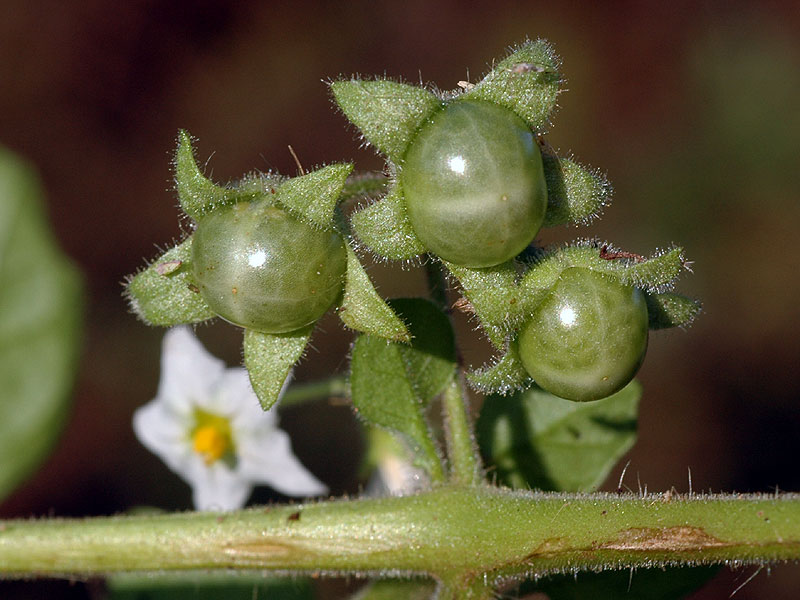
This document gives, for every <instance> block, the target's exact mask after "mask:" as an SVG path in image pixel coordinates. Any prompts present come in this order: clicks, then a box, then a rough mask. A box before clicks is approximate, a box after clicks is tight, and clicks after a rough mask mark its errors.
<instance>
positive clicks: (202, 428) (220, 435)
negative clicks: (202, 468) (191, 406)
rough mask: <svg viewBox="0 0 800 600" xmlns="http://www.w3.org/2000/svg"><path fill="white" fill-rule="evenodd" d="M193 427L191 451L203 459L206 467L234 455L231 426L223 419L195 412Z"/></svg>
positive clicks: (202, 412) (200, 411)
mask: <svg viewBox="0 0 800 600" xmlns="http://www.w3.org/2000/svg"><path fill="white" fill-rule="evenodd" d="M195 423H196V425H195V427H194V429H193V430H192V433H191V439H192V449H193V450H194V451H195V452H197V453H198V454H199V455H200V456H202V457H203V460H204V461H205V463H206V464H207V465H211V464H213V463H215V462H217V461H218V460H219V459H221V458H229V457H233V455H234V445H233V438H232V436H231V424H230V421H229V420H228V419H227V418H225V417H220V416H218V415H212V414H210V413H207V412H205V411H202V410H199V409H198V410H196V411H195Z"/></svg>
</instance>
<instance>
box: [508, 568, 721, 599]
mask: <svg viewBox="0 0 800 600" xmlns="http://www.w3.org/2000/svg"><path fill="white" fill-rule="evenodd" d="M718 571H719V567H718V566H712V567H693V568H690V569H687V568H683V569H675V568H672V569H639V570H636V571H630V570H624V571H605V572H603V573H577V574H572V573H570V574H568V575H555V576H553V577H545V578H543V579H540V580H539V581H537V582H533V581H529V582H526V583H524V584H522V586H520V596H522V595H524V594H533V593H535V592H543V593H545V594H547V597H548V598H549V599H550V600H583V599H584V598H591V599H592V600H617V599H619V598H624V599H625V600H679V598H685V597H686V596H687V595H689V594H690V593H692V592H693V591H695V590H697V589H699V588H700V587H702V586H703V585H705V584H706V583H707V582H708V581H709V580H710V579H711V578H712V577H714V575H716V574H717V572H718Z"/></svg>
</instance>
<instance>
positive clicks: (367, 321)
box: [339, 246, 411, 342]
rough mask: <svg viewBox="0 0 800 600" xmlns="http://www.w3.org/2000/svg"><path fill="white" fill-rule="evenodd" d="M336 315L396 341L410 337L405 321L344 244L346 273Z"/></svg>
mask: <svg viewBox="0 0 800 600" xmlns="http://www.w3.org/2000/svg"><path fill="white" fill-rule="evenodd" d="M339 318H340V319H341V320H342V322H343V323H344V324H345V325H347V326H348V327H350V328H351V329H355V330H356V331H360V332H362V333H369V334H372V335H377V336H380V337H383V338H386V339H388V340H394V341H397V342H409V341H411V335H410V334H409V332H408V329H407V328H406V325H405V323H403V321H402V320H400V319H399V318H398V317H397V315H396V314H394V312H393V311H392V309H391V308H389V306H388V305H387V304H386V303H385V302H384V301H383V299H382V298H381V297H380V296H379V295H378V292H377V290H375V288H374V287H373V285H372V282H371V281H370V280H369V277H368V276H367V273H366V271H365V270H364V267H362V266H361V262H360V261H359V260H358V256H356V253H355V252H353V250H352V249H351V248H350V247H349V246H348V247H347V276H346V279H345V285H344V299H343V300H342V305H341V307H339Z"/></svg>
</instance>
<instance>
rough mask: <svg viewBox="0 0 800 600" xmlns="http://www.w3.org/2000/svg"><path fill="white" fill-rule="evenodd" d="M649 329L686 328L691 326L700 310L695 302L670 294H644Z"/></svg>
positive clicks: (700, 306) (698, 303)
mask: <svg viewBox="0 0 800 600" xmlns="http://www.w3.org/2000/svg"><path fill="white" fill-rule="evenodd" d="M645 301H646V302H647V316H648V318H649V321H650V329H668V328H670V327H686V326H688V325H691V324H692V321H694V320H695V318H696V317H697V315H699V314H700V311H701V310H702V305H701V304H700V302H698V301H697V300H692V299H691V298H687V297H686V296H682V295H681V294H674V293H671V292H667V293H663V294H645Z"/></svg>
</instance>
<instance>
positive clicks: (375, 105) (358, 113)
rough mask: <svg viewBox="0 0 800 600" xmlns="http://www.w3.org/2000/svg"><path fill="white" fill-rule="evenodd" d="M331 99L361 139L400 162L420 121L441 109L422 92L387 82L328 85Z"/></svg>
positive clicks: (437, 100)
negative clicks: (355, 128) (358, 131)
mask: <svg viewBox="0 0 800 600" xmlns="http://www.w3.org/2000/svg"><path fill="white" fill-rule="evenodd" d="M331 91H332V92H333V98H334V100H335V101H336V104H338V105H339V108H341V109H342V112H343V113H344V114H345V116H346V117H347V118H348V119H350V122H352V123H353V124H354V125H355V126H356V127H358V128H359V129H360V130H361V133H362V134H363V136H364V138H365V139H366V140H367V141H369V142H370V143H371V144H372V145H373V146H375V147H376V148H377V149H378V150H380V151H381V152H383V153H384V154H385V155H386V156H387V157H388V158H389V160H391V161H392V162H394V163H398V162H400V160H402V158H403V154H404V153H405V151H406V148H407V147H408V144H409V142H410V141H411V140H412V139H413V138H414V135H415V134H416V132H417V130H418V129H419V128H420V126H421V125H422V123H423V121H424V120H425V119H426V118H428V117H429V116H430V115H431V113H433V112H434V111H435V110H437V109H439V108H441V107H442V106H443V103H442V101H441V100H440V99H439V98H437V97H436V96H435V95H434V94H433V93H431V92H429V91H428V90H426V89H423V88H421V87H417V86H414V85H408V84H405V83H398V82H396V81H389V80H388V79H379V80H376V81H363V80H361V79H355V78H354V79H350V80H340V81H334V82H333V83H332V84H331Z"/></svg>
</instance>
